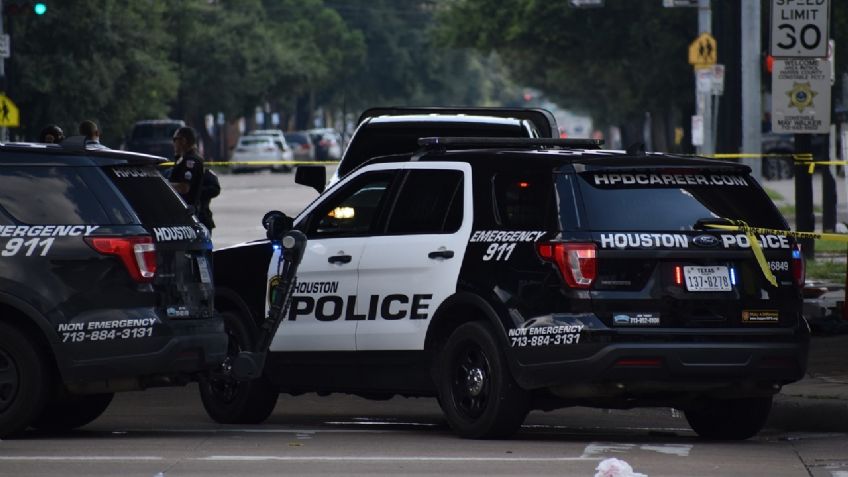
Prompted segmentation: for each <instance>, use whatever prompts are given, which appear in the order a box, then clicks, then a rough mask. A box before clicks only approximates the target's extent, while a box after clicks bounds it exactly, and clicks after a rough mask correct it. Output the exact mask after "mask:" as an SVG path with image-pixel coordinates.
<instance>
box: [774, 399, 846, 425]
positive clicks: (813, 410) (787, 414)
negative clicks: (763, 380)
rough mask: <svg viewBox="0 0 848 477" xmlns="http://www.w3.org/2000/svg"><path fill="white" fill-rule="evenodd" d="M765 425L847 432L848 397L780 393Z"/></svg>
mask: <svg viewBox="0 0 848 477" xmlns="http://www.w3.org/2000/svg"><path fill="white" fill-rule="evenodd" d="M766 427H767V428H775V429H780V430H784V431H808V432H809V431H813V432H845V433H848V400H845V399H840V398H837V397H804V396H788V395H785V394H778V395H776V396H775V398H774V404H773V405H772V409H771V414H770V415H769V419H768V422H766Z"/></svg>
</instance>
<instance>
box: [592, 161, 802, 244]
mask: <svg viewBox="0 0 848 477" xmlns="http://www.w3.org/2000/svg"><path fill="white" fill-rule="evenodd" d="M752 181H753V180H752V179H751V178H750V177H748V176H745V175H739V174H716V173H710V172H709V171H706V172H686V173H682V174H681V173H663V171H655V172H645V173H640V172H634V173H620V174H607V173H585V174H581V175H580V180H578V183H579V184H580V190H581V194H582V196H583V204H584V210H585V212H586V221H587V222H588V226H589V227H590V228H591V229H593V230H693V228H694V225H695V223H696V222H697V221H698V219H704V218H710V217H716V218H728V219H739V220H744V221H746V222H748V224H749V225H752V226H758V227H767V228H784V227H786V224H785V221H784V219H783V217H782V216H781V215H780V213H779V212H778V211H777V209H776V208H775V207H774V204H773V203H772V202H771V200H770V199H769V198H768V196H767V195H766V194H765V193H764V192H763V191H762V190H761V189H759V188H757V187H755V186H754V185H753V182H752Z"/></svg>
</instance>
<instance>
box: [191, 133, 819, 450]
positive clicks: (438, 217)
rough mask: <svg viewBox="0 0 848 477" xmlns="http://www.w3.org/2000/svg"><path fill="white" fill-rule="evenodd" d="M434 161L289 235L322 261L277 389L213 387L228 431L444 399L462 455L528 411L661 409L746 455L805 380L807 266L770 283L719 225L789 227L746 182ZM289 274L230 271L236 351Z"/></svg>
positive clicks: (419, 161) (280, 367)
mask: <svg viewBox="0 0 848 477" xmlns="http://www.w3.org/2000/svg"><path fill="white" fill-rule="evenodd" d="M419 144H421V145H422V146H423V147H421V148H420V149H419V150H418V151H416V152H413V153H407V154H397V155H392V156H385V157H377V158H373V159H370V160H368V161H366V162H365V163H364V164H362V165H360V166H359V167H357V168H355V169H354V170H352V171H351V172H350V173H348V174H347V175H345V176H344V177H342V178H341V179H340V180H339V181H338V182H337V183H335V184H333V185H331V186H330V187H329V188H328V189H327V190H325V191H324V192H323V193H322V195H321V196H319V197H318V198H317V199H316V200H315V201H314V202H313V203H312V204H310V205H309V206H308V207H307V208H306V209H305V210H304V211H303V212H301V214H300V215H298V216H297V217H296V218H295V219H294V227H295V228H297V229H299V230H300V231H302V232H303V233H304V234H305V235H306V237H307V239H308V247H307V248H306V253H305V254H304V256H303V260H302V262H301V263H300V266H299V268H298V273H297V286H296V287H295V291H294V295H293V297H292V299H291V308H290V310H289V313H288V316H287V319H286V320H285V321H284V322H283V323H282V326H280V328H279V332H278V333H277V334H276V336H275V338H274V341H273V343H272V344H271V347H270V354H269V355H268V360H267V364H266V367H265V374H264V376H263V377H262V378H260V379H257V380H255V381H252V382H249V383H236V384H233V383H227V381H226V379H222V381H221V382H219V383H218V385H217V386H206V385H204V386H201V396H202V398H203V403H204V405H205V406H206V409H207V411H208V412H209V414H210V415H211V416H212V417H213V418H214V419H216V420H218V421H219V422H230V423H233V422H259V421H261V420H263V419H264V418H265V417H267V416H268V414H270V412H271V410H273V408H274V403H275V401H276V399H277V393H279V392H286V393H292V394H298V393H306V392H317V393H319V394H324V393H332V392H343V393H352V394H357V395H361V396H364V397H367V398H374V399H386V398H388V397H391V396H392V395H394V394H399V395H403V396H435V397H438V399H439V404H440V405H441V407H442V409H443V411H444V413H445V415H446V417H447V420H448V422H449V423H450V425H451V427H453V428H454V430H455V431H456V432H457V433H458V434H460V435H462V436H465V437H473V438H481V437H504V436H509V435H511V434H512V433H513V432H515V431H516V430H517V429H518V428H519V427H520V426H521V424H522V422H523V421H524V418H525V416H526V415H527V413H528V412H529V411H530V410H531V409H542V410H550V409H556V408H559V407H565V406H591V407H605V408H623V409H627V408H632V407H636V406H664V407H676V408H679V409H681V410H683V411H684V412H685V415H686V418H687V419H688V421H689V423H690V425H691V426H692V428H693V429H694V430H695V431H696V432H697V433H698V434H699V435H701V436H703V437H706V438H719V439H745V438H748V437H750V436H753V435H754V434H756V433H757V432H758V431H759V430H760V428H761V427H762V426H763V425H764V423H765V422H766V418H767V416H768V414H769V411H770V407H771V402H772V396H773V395H774V394H776V393H777V392H779V391H780V388H781V386H783V385H785V384H787V383H790V382H793V381H796V380H798V379H800V378H801V377H803V375H804V371H805V368H806V363H807V353H808V344H809V328H808V326H807V323H806V321H805V320H804V317H803V316H802V315H801V310H802V299H801V287H802V286H803V282H804V261H803V257H802V256H801V253H800V250H799V248H798V247H797V245H796V244H795V242H794V241H793V240H791V239H790V238H788V237H786V236H782V235H780V234H779V233H764V234H757V240H758V241H759V242H760V243H761V247H762V249H763V253H764V256H765V260H766V264H765V267H761V266H760V265H759V264H758V262H757V260H756V259H755V254H754V253H753V252H752V242H751V241H750V239H749V237H748V236H747V235H746V234H745V233H742V232H738V231H725V230H718V229H715V228H712V227H711V225H716V224H718V225H721V224H725V225H726V224H728V223H729V221H728V219H734V220H743V221H745V222H747V223H748V224H749V225H751V226H757V227H765V228H771V229H778V230H786V229H787V224H786V222H785V220H784V218H783V217H782V215H781V214H780V213H779V212H778V210H777V209H776V208H775V206H774V204H773V203H772V202H771V201H770V199H769V198H768V196H767V195H766V193H765V192H764V191H763V189H762V188H761V187H760V185H759V184H758V183H757V182H756V181H755V180H754V179H753V178H752V177H751V176H750V169H748V168H747V167H745V166H742V165H738V164H732V163H726V162H720V161H711V160H707V159H696V158H684V157H679V156H675V155H670V154H654V153H651V154H645V153H644V152H642V153H639V152H638V151H631V152H626V151H606V150H600V149H597V148H595V146H597V143H596V142H592V141H588V140H583V141H580V140H577V141H573V140H559V139H521V138H455V137H454V138H451V137H447V138H446V137H439V138H425V139H423V140H421V141H420V142H419ZM380 146H381V145H380V144H376V145H375V147H376V148H379V147H380ZM307 170H308V169H307V168H306V167H304V168H301V169H299V171H298V176H299V180H300V179H309V180H308V181H307V180H303V181H301V183H305V182H309V185H312V186H314V187H316V188H322V187H323V185H324V181H323V177H322V176H320V175H318V174H316V175H315V176H309V175H307V174H305V171H307ZM319 171H320V172H323V168H321V169H319ZM275 254H279V251H275V250H273V249H272V247H271V245H270V244H269V243H268V242H267V241H254V242H248V243H245V244H241V245H237V246H234V247H230V248H226V249H220V250H216V251H215V282H216V307H217V308H218V309H219V311H221V312H222V314H223V315H224V317H225V318H224V319H225V325H226V326H227V327H229V329H230V330H231V333H230V336H231V339H233V340H234V343H233V344H232V346H231V349H232V350H234V351H235V350H238V349H247V348H248V347H249V345H250V343H251V342H252V339H254V338H252V337H251V334H253V333H255V330H256V329H257V324H258V323H259V322H260V321H261V320H262V319H263V317H264V314H265V310H266V304H267V303H268V290H269V281H270V280H272V279H273V276H272V275H273V274H274V270H275V268H274V267H269V265H270V264H274V263H276V255H275ZM269 271H270V272H271V275H269ZM770 278H774V280H775V281H774V283H775V284H774V285H772V284H771V283H770V281H769V279H770Z"/></svg>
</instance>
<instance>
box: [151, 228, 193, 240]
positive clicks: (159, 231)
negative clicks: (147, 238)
mask: <svg viewBox="0 0 848 477" xmlns="http://www.w3.org/2000/svg"><path fill="white" fill-rule="evenodd" d="M153 234H154V235H155V236H156V241H157V242H170V241H176V240H194V239H196V238H197V232H195V231H194V229H193V228H191V227H188V226H185V225H184V226H180V227H154V228H153Z"/></svg>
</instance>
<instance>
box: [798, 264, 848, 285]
mask: <svg viewBox="0 0 848 477" xmlns="http://www.w3.org/2000/svg"><path fill="white" fill-rule="evenodd" d="M807 279H808V280H810V279H812V280H821V281H829V282H836V283H844V282H845V264H844V263H842V262H834V261H830V260H822V259H819V260H809V261H807Z"/></svg>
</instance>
